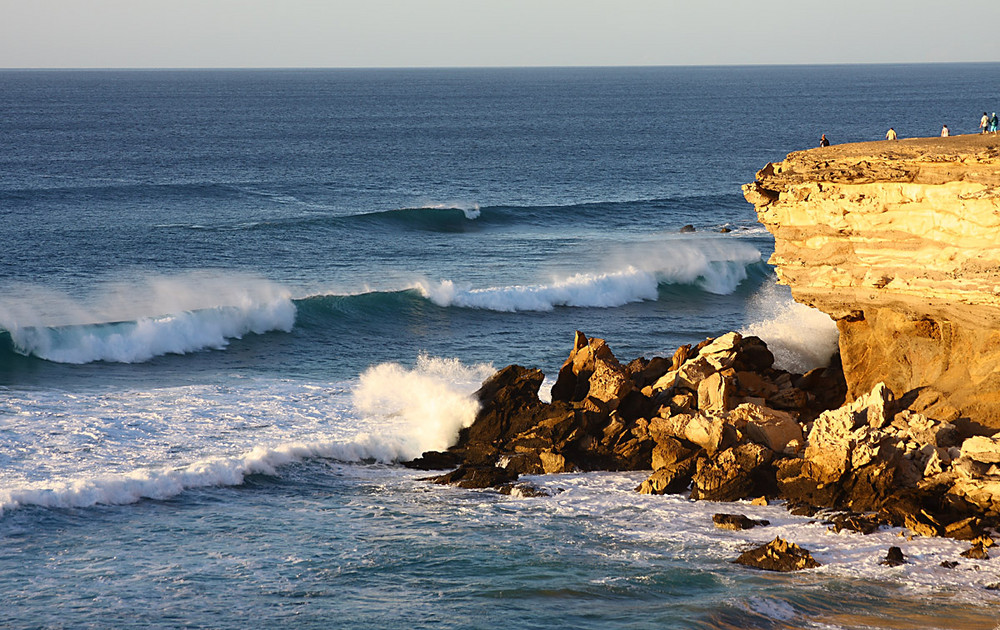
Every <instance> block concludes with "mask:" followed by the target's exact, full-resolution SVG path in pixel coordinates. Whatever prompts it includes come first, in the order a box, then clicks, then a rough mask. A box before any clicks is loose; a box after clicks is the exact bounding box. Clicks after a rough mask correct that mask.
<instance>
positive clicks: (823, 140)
mask: <svg viewBox="0 0 1000 630" xmlns="http://www.w3.org/2000/svg"><path fill="white" fill-rule="evenodd" d="M819 146H821V147H828V146H830V141H829V140H827V139H826V134H825V133H824V134H823V137H822V138H820V139H819Z"/></svg>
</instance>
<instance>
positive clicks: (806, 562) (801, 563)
mask: <svg viewBox="0 0 1000 630" xmlns="http://www.w3.org/2000/svg"><path fill="white" fill-rule="evenodd" d="M734 562H735V563H736V564H742V565H745V566H748V567H754V568H757V569H763V570H765V571H782V572H788V571H801V570H803V569H814V568H816V567H818V566H821V565H820V563H819V562H817V561H816V560H815V559H814V558H813V557H812V554H810V553H809V551H807V550H806V549H803V548H802V547H799V546H798V545H796V544H795V543H790V542H787V541H785V540H782V539H781V538H775V539H774V540H772V541H771V542H769V543H767V544H766V545H761V546H760V547H755V548H753V549H750V550H748V551H745V552H743V553H742V554H740V557H739V558H737V559H736V560H734Z"/></svg>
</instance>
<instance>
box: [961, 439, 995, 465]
mask: <svg viewBox="0 0 1000 630" xmlns="http://www.w3.org/2000/svg"><path fill="white" fill-rule="evenodd" d="M962 457H967V458H969V459H971V460H973V461H977V462H981V463H983V464H1000V433H998V434H996V435H994V436H992V437H983V436H981V435H977V436H974V437H970V438H969V439H967V440H965V441H964V442H962Z"/></svg>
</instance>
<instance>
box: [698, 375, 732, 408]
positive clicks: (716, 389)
mask: <svg viewBox="0 0 1000 630" xmlns="http://www.w3.org/2000/svg"><path fill="white" fill-rule="evenodd" d="M735 394H736V381H735V379H734V378H733V376H731V375H728V374H723V373H722V372H713V373H712V374H710V375H709V376H708V377H706V378H705V379H703V380H702V381H701V382H700V383H698V409H699V410H701V411H705V412H709V413H725V412H727V411H729V410H730V409H732V399H733V397H734V396H735Z"/></svg>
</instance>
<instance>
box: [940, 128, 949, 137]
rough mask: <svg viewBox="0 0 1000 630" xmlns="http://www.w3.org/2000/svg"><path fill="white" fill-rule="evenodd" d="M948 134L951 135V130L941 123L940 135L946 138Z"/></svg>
mask: <svg viewBox="0 0 1000 630" xmlns="http://www.w3.org/2000/svg"><path fill="white" fill-rule="evenodd" d="M950 135H951V130H949V129H948V125H942V126H941V137H942V138H947V137H948V136H950Z"/></svg>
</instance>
